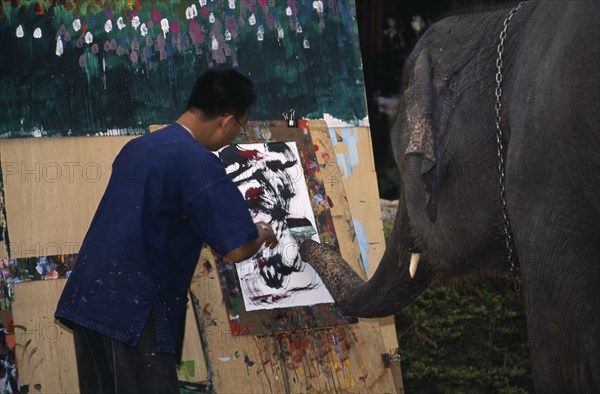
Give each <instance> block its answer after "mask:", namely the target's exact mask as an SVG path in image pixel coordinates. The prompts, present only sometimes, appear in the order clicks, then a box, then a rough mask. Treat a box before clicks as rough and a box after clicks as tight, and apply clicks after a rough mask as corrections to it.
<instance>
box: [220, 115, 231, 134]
mask: <svg viewBox="0 0 600 394" xmlns="http://www.w3.org/2000/svg"><path fill="white" fill-rule="evenodd" d="M232 122H233V123H235V119H234V117H233V114H227V115H221V117H220V124H219V126H220V128H221V130H223V131H227V130H229V128H230V127H231V123H232Z"/></svg>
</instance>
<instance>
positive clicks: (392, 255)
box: [300, 220, 433, 317]
mask: <svg viewBox="0 0 600 394" xmlns="http://www.w3.org/2000/svg"><path fill="white" fill-rule="evenodd" d="M399 227H400V224H399V220H396V223H395V225H394V231H393V233H392V236H391V245H390V246H389V247H388V248H387V249H386V251H385V254H384V255H383V258H382V259H381V262H380V263H379V266H378V267H377V270H376V271H375V273H374V274H373V277H372V278H371V279H370V280H369V281H365V280H363V279H362V278H361V277H360V276H358V274H357V273H356V272H354V270H353V269H352V268H351V267H350V266H349V265H348V264H347V263H346V262H345V261H344V260H343V259H342V257H341V256H340V255H339V254H338V253H337V252H335V251H334V250H333V249H332V248H331V247H329V246H327V245H323V244H319V243H317V242H315V241H312V240H306V241H304V242H303V243H302V245H301V246H300V255H301V256H302V259H303V260H304V261H306V262H308V263H309V264H310V265H311V266H312V267H313V268H314V269H315V270H316V271H317V273H318V274H319V276H320V277H321V279H322V280H323V282H324V283H325V286H326V287H327V289H328V290H329V292H330V293H331V295H332V297H333V298H334V300H335V302H336V303H337V304H338V305H339V306H340V307H341V308H342V309H343V310H344V312H346V313H347V314H349V315H353V316H356V317H383V316H389V315H393V314H394V313H396V312H398V311H399V310H401V309H402V308H405V307H407V306H408V305H410V304H411V303H412V302H413V301H414V299H415V298H416V297H417V296H418V295H419V294H421V293H422V292H423V290H425V288H426V287H427V286H428V285H429V283H430V282H431V280H432V278H433V271H432V270H431V268H430V266H429V264H428V263H427V262H426V261H422V262H420V263H419V265H418V269H417V270H416V272H415V273H414V277H412V278H411V273H410V272H409V261H410V260H411V253H409V252H406V251H404V250H402V249H401V248H400V246H399V242H398V240H399V236H398V235H399V234H398V232H399ZM413 268H416V267H415V264H413Z"/></svg>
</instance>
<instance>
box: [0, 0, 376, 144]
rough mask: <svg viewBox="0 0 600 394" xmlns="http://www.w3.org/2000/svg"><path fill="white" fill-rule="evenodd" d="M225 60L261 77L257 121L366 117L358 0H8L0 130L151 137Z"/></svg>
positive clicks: (1, 25) (1, 15) (6, 133)
mask: <svg viewBox="0 0 600 394" xmlns="http://www.w3.org/2000/svg"><path fill="white" fill-rule="evenodd" d="M167 26H168V27H167ZM225 66H226V67H236V68H238V69H239V71H240V72H242V73H244V74H246V75H249V76H250V77H251V78H252V79H253V81H254V82H255V84H256V87H257V93H258V96H259V99H258V102H257V105H256V106H255V108H253V111H252V113H251V118H252V119H254V120H267V119H279V118H281V113H282V112H284V111H287V110H289V109H290V108H294V109H295V110H296V114H297V115H298V116H299V117H305V118H321V117H323V113H328V114H331V115H332V116H334V117H336V118H340V119H343V120H346V121H350V122H352V121H354V120H355V119H362V118H364V117H365V116H366V115H367V110H366V103H365V96H364V79H363V74H362V65H361V58H360V49H359V42H358V30H357V24H356V18H355V8H354V2H353V0H324V1H320V0H319V1H312V0H309V1H307V0H287V1H281V0H277V1H275V0H218V1H217V0H214V1H211V0H195V1H191V0H188V1H170V2H169V1H155V2H150V1H140V0H137V1H133V0H129V1H127V0H125V1H114V0H108V1H102V0H97V1H85V0H79V1H77V0H70V1H64V0H63V1H47V0H45V1H39V2H37V1H19V0H12V1H0V92H1V93H0V137H2V138H8V137H17V136H34V135H37V136H45V135H49V136H54V135H82V134H83V135H85V134H95V133H105V132H107V131H110V132H111V133H115V134H129V133H143V132H145V129H146V126H147V125H149V124H164V123H169V122H171V121H173V120H174V119H175V118H176V117H177V116H178V115H179V114H180V113H181V112H182V111H183V109H184V108H185V105H186V101H187V97H188V95H189V93H190V90H191V87H192V84H193V82H194V80H195V79H196V77H197V76H198V75H199V74H200V73H202V72H203V71H204V70H206V69H207V68H209V67H225Z"/></svg>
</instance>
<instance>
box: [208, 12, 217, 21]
mask: <svg viewBox="0 0 600 394" xmlns="http://www.w3.org/2000/svg"><path fill="white" fill-rule="evenodd" d="M208 21H209V22H210V23H215V14H213V13H212V12H211V13H210V15H209V16H208Z"/></svg>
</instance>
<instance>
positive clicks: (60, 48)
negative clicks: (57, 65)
mask: <svg viewBox="0 0 600 394" xmlns="http://www.w3.org/2000/svg"><path fill="white" fill-rule="evenodd" d="M64 51H65V48H64V46H63V42H62V39H61V38H60V36H59V37H57V38H56V51H55V53H56V56H59V57H60V56H62V54H63V53H64Z"/></svg>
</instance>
